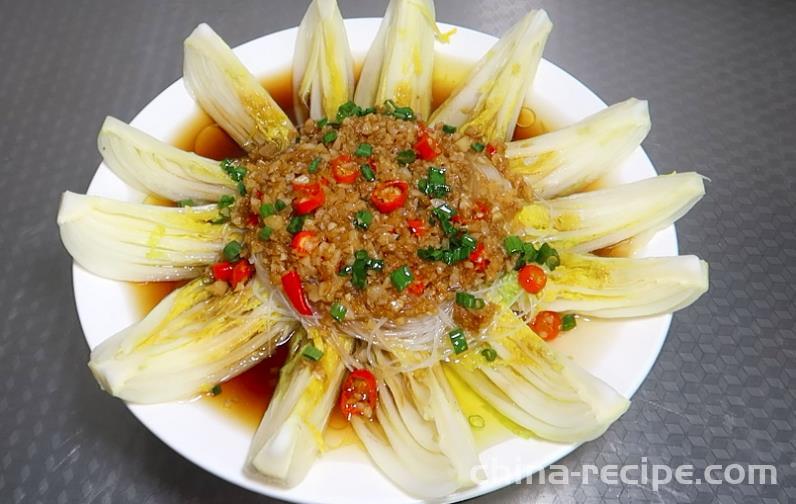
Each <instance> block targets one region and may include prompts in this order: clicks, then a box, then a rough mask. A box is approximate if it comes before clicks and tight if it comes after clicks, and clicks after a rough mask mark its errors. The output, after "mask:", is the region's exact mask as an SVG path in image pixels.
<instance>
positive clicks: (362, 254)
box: [354, 249, 368, 259]
mask: <svg viewBox="0 0 796 504" xmlns="http://www.w3.org/2000/svg"><path fill="white" fill-rule="evenodd" d="M367 258H368V251H367V250H363V249H360V250H357V251H356V252H354V259H367Z"/></svg>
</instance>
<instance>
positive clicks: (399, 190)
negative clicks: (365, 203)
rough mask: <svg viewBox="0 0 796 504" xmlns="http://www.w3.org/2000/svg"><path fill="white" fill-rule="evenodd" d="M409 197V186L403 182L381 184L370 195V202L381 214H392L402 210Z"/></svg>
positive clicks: (394, 181)
mask: <svg viewBox="0 0 796 504" xmlns="http://www.w3.org/2000/svg"><path fill="white" fill-rule="evenodd" d="M408 196H409V184H407V183H406V182H405V181H403V180H389V181H387V182H379V183H378V184H377V185H376V188H375V189H373V192H372V193H370V202H371V203H373V206H375V207H376V208H377V209H378V210H379V212H381V213H390V212H392V211H395V210H397V209H399V208H401V207H402V206H403V205H404V203H406V198H407V197H408Z"/></svg>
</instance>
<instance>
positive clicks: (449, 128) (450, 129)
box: [442, 124, 456, 135]
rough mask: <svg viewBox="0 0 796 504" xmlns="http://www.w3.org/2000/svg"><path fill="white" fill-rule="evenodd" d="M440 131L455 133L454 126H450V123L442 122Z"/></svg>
mask: <svg viewBox="0 0 796 504" xmlns="http://www.w3.org/2000/svg"><path fill="white" fill-rule="evenodd" d="M442 131H443V132H445V133H447V134H449V135H453V134H454V133H456V126H451V125H450V124H443V125H442Z"/></svg>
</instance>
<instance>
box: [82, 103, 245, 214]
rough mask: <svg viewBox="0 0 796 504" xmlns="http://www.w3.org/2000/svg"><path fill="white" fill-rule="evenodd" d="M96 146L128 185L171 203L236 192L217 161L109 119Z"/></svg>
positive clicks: (213, 197)
mask: <svg viewBox="0 0 796 504" xmlns="http://www.w3.org/2000/svg"><path fill="white" fill-rule="evenodd" d="M97 144H98V147H99V151H100V154H102V158H103V160H104V161H105V164H106V165H108V168H110V169H111V171H113V173H115V174H116V175H118V176H119V178H121V179H122V180H123V181H124V182H125V183H127V184H128V185H129V186H131V187H133V188H135V189H137V190H139V191H141V192H143V193H151V194H156V195H158V196H161V197H163V198H166V199H169V200H171V201H180V200H187V199H190V200H194V201H210V202H215V201H218V199H219V198H220V197H221V196H224V195H231V194H235V193H236V190H237V188H236V183H235V182H234V181H233V180H232V179H230V178H229V176H227V174H226V173H224V171H223V170H221V168H220V167H219V164H218V161H214V160H212V159H207V158H204V157H201V156H197V155H196V154H193V153H191V152H186V151H184V150H181V149H178V148H176V147H174V146H171V145H169V144H167V143H164V142H161V141H160V140H157V139H156V138H153V137H151V136H149V135H147V134H146V133H144V132H143V131H140V130H138V129H136V128H134V127H132V126H129V125H127V124H125V123H124V122H122V121H120V120H118V119H116V118H114V117H107V118H106V119H105V122H104V123H103V124H102V129H101V130H100V133H99V137H98V138H97Z"/></svg>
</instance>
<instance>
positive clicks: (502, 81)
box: [429, 10, 553, 141]
mask: <svg viewBox="0 0 796 504" xmlns="http://www.w3.org/2000/svg"><path fill="white" fill-rule="evenodd" d="M552 29H553V24H552V23H551V22H550V19H549V18H548V17H547V13H546V12H545V11H543V10H535V11H531V12H529V13H528V14H527V15H526V16H525V17H523V18H522V19H521V20H520V21H519V22H518V23H517V24H516V25H514V27H512V28H511V29H510V30H509V31H508V32H507V33H506V34H505V35H504V36H503V38H501V39H500V40H499V41H498V42H497V43H496V44H495V45H494V46H493V47H492V49H490V51H489V52H488V53H486V55H485V56H484V57H483V58H481V59H480V60H479V61H478V63H476V65H475V68H473V70H472V71H471V72H470V74H469V75H468V76H467V78H465V79H464V80H463V81H462V83H461V84H460V85H459V86H458V87H457V88H456V89H454V90H453V92H452V93H451V95H450V97H448V99H447V100H445V102H443V103H442V105H440V107H439V108H438V109H437V110H435V111H434V114H433V115H432V116H431V119H430V120H429V122H430V123H445V124H450V125H453V126H458V127H460V128H461V129H466V128H468V127H474V128H475V129H476V130H477V131H478V132H479V134H481V135H483V136H484V137H485V138H487V139H488V140H504V141H508V140H511V137H512V135H513V134H514V127H515V125H516V122H517V117H518V116H519V114H520V109H521V108H522V105H523V102H524V101H525V98H526V96H527V95H528V93H529V89H530V88H531V85H532V83H533V79H534V76H535V75H536V69H537V67H538V66H539V60H540V59H541V58H542V51H543V50H544V46H545V43H546V42H547V36H548V35H549V34H550V31H551V30H552Z"/></svg>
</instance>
